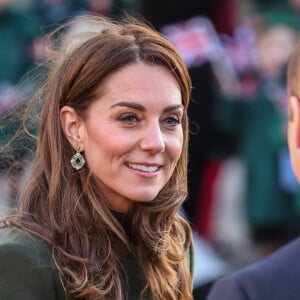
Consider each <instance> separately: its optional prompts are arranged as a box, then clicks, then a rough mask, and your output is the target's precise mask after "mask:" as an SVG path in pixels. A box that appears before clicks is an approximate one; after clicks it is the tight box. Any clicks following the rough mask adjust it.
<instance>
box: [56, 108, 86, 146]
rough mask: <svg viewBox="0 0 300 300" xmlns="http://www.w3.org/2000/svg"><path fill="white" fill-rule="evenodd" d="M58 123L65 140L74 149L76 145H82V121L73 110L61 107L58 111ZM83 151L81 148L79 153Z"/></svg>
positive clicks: (83, 127)
mask: <svg viewBox="0 0 300 300" xmlns="http://www.w3.org/2000/svg"><path fill="white" fill-rule="evenodd" d="M60 123H61V126H62V128H63V131H64V133H65V136H66V138H67V139H68V141H69V142H70V144H71V145H72V146H73V148H74V149H76V147H77V145H78V144H80V145H82V143H83V138H84V132H85V126H84V122H83V120H82V119H81V118H80V117H79V116H78V115H77V113H76V112H75V110H74V108H72V107H70V106H63V107H62V108H61V110H60ZM83 150H84V149H82V148H81V151H83Z"/></svg>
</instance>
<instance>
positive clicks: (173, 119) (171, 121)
mask: <svg viewBox="0 0 300 300" xmlns="http://www.w3.org/2000/svg"><path fill="white" fill-rule="evenodd" d="M163 123H164V124H165V125H167V126H169V127H176V126H177V125H179V124H181V119H179V118H178V117H177V116H170V117H168V118H166V119H164V121H163Z"/></svg>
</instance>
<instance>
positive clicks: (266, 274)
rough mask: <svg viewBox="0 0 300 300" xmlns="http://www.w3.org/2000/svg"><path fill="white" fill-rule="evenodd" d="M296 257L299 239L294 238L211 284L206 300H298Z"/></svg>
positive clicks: (298, 273) (299, 289)
mask: <svg viewBox="0 0 300 300" xmlns="http://www.w3.org/2000/svg"><path fill="white" fill-rule="evenodd" d="M299 256H300V239H296V240H295V241H293V242H291V243H289V244H287V245H286V246H284V247H282V248H280V249H279V250H277V251H275V252H274V253H273V254H271V255H269V256H268V257H266V258H264V259H261V260H260V261H258V262H256V263H253V264H251V265H249V266H247V267H245V268H243V269H241V270H239V271H236V272H233V273H232V274H230V275H227V276H225V277H224V278H221V279H220V280H219V281H218V282H217V283H216V284H215V285H214V286H213V287H212V290H211V292H210V294H209V297H208V300H218V299H222V300H227V299H228V300H229V299H230V300H231V299H239V300H245V299H247V300H260V299H261V300H263V299H273V300H281V299H289V300H298V299H299V295H300V286H299V277H300V264H299V263H298V262H297V260H298V257H299ZM224 294H225V295H226V294H228V295H230V297H227V298H226V297H224Z"/></svg>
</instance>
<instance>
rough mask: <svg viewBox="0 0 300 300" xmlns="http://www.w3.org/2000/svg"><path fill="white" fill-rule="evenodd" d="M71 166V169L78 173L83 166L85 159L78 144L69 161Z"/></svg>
mask: <svg viewBox="0 0 300 300" xmlns="http://www.w3.org/2000/svg"><path fill="white" fill-rule="evenodd" d="M70 162H71V165H72V167H73V168H74V169H75V170H77V171H79V170H80V169H82V168H83V167H84V165H85V159H84V156H83V155H82V154H81V153H80V145H79V144H78V145H77V146H76V153H75V154H74V155H73V156H72V158H71V160H70Z"/></svg>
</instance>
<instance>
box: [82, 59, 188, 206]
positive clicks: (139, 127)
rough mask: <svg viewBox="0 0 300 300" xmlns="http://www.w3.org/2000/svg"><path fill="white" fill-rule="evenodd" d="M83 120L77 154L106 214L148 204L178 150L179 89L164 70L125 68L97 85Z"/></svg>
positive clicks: (167, 176)
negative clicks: (105, 203) (80, 150)
mask: <svg viewBox="0 0 300 300" xmlns="http://www.w3.org/2000/svg"><path fill="white" fill-rule="evenodd" d="M100 90H101V96H99V99H97V100H96V101H95V102H93V103H92V104H91V105H90V107H89V110H88V116H87V118H86V120H85V121H84V138H83V150H84V155H85V157H86V160H87V162H88V165H89V168H90V169H91V171H92V172H93V174H94V176H95V177H96V179H97V181H98V185H99V188H100V189H101V192H102V193H103V195H104V196H105V198H106V199H107V201H108V206H109V207H110V209H112V210H116V211H121V212H126V211H127V210H128V209H129V208H130V207H131V205H132V202H133V201H136V202H148V201H151V200H153V199H154V198H155V197H156V196H157V194H158V193H159V191H160V190H161V189H162V188H163V187H164V185H165V184H166V183H167V181H168V180H169V179H170V177H171V175H172V174H173V171H174V168H175V166H176V164H177V161H178V159H179V157H180V155H181V151H182V146H183V129H182V124H181V120H182V117H183V110H184V109H183V105H182V99H181V92H180V88H179V85H178V83H177V81H176V79H175V78H174V77H173V75H172V74H171V73H170V72H169V71H168V70H167V69H165V68H164V67H161V66H149V65H145V64H142V63H138V64H133V65H129V66H127V67H125V68H123V69H121V70H120V71H118V72H116V73H114V74H112V75H111V76H109V77H108V78H107V79H106V80H105V81H104V83H102V84H101V87H100Z"/></svg>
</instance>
